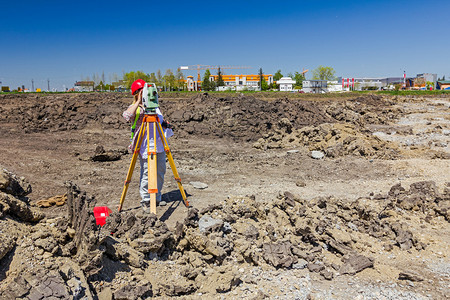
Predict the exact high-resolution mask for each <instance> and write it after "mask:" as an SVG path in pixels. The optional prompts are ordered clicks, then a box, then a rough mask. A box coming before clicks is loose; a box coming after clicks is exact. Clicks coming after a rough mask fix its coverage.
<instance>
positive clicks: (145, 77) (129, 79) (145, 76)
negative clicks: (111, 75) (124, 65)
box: [123, 71, 149, 88]
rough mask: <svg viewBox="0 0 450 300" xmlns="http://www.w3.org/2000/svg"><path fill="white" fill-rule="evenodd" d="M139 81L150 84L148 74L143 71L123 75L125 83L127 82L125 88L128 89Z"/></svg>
mask: <svg viewBox="0 0 450 300" xmlns="http://www.w3.org/2000/svg"><path fill="white" fill-rule="evenodd" d="M137 79H142V80H144V81H145V82H149V76H148V74H145V73H144V72H142V71H131V72H128V73H125V74H123V81H124V82H125V86H126V87H127V88H130V87H131V84H132V83H133V82H134V81H135V80H137Z"/></svg>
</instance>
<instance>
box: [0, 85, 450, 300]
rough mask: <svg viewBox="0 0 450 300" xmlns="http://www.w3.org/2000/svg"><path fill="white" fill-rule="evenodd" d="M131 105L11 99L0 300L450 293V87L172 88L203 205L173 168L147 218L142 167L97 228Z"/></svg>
mask: <svg viewBox="0 0 450 300" xmlns="http://www.w3.org/2000/svg"><path fill="white" fill-rule="evenodd" d="M131 101H132V98H131V97H130V96H129V95H127V94H122V93H80V94H76V93H74V94H47V95H46V94H42V95H39V94H11V95H0V124H1V130H0V153H1V155H0V165H1V167H2V168H4V169H6V170H7V171H3V172H4V174H6V175H4V176H3V177H4V178H7V177H8V176H10V177H8V178H10V179H7V180H6V179H5V181H4V182H6V183H5V184H4V185H3V186H2V184H1V182H0V188H1V189H2V193H4V195H3V196H2V197H1V198H0V298H5V299H14V298H15V297H17V298H27V297H28V299H44V298H49V297H54V299H64V298H66V297H67V298H74V299H83V298H86V297H87V298H94V299H140V298H142V299H143V298H146V297H150V296H151V297H155V298H161V299H163V298H168V297H182V299H204V298H206V299H207V298H216V299H217V298H219V299H220V298H223V299H242V298H245V299H264V298H267V299H445V298H448V297H449V296H448V291H449V290H450V283H449V282H450V249H449V246H450V225H449V213H450V175H449V174H450V163H449V158H450V146H449V145H450V96H449V95H428V96H390V95H372V94H343V95H336V96H335V95H328V96H320V97H319V96H313V95H311V96H308V95H296V94H289V93H260V94H258V93H255V94H240V93H236V94H221V93H218V94H210V95H208V94H206V93H205V94H202V93H198V94H188V93H163V94H162V95H161V98H160V105H161V110H162V112H163V114H164V116H165V118H166V119H167V120H168V121H169V122H170V123H171V124H173V125H174V126H175V130H174V133H175V135H174V136H173V137H171V138H170V139H169V143H170V148H171V150H172V153H173V156H174V160H175V164H176V166H177V169H178V172H179V173H180V177H181V179H182V182H183V185H184V188H185V190H186V193H187V195H188V201H189V202H190V205H191V208H190V209H188V208H186V207H185V206H184V204H183V202H182V201H181V196H180V194H179V191H178V188H177V184H176V182H175V180H174V178H173V174H172V171H171V170H170V167H169V164H167V173H166V176H165V183H164V188H163V191H162V192H163V200H164V201H165V202H167V205H165V206H159V207H158V208H157V218H156V219H152V220H148V216H145V215H143V212H142V211H141V208H140V204H139V201H140V195H139V191H138V178H139V164H137V167H136V170H135V171H134V173H133V179H132V182H131V184H130V187H129V190H128V193H127V196H126V199H125V202H124V209H123V212H122V213H121V214H117V213H114V216H113V217H112V219H114V221H109V222H108V223H107V225H105V226H104V227H103V228H101V229H100V228H99V227H98V228H97V227H95V228H94V227H92V228H89V229H88V228H87V227H86V228H85V227H84V226H85V225H80V224H82V223H83V224H84V223H87V224H90V223H89V222H91V223H92V221H93V220H94V219H93V216H92V210H91V209H92V207H91V206H89V203H88V202H89V201H91V202H92V203H95V206H108V207H109V208H110V209H111V210H112V211H114V212H116V211H117V206H118V204H119V199H120V195H121V192H122V188H123V184H124V180H125V178H126V174H127V171H128V167H129V164H130V161H131V154H130V153H129V152H127V146H128V144H129V141H130V130H129V126H130V124H127V123H126V122H125V121H124V120H123V118H122V116H121V114H122V112H123V111H124V110H125V109H126V108H127V107H128V105H129V104H131ZM8 174H9V175H8ZM20 177H23V178H20ZM11 178H13V179H14V178H15V179H14V180H17V181H18V182H19V183H20V184H21V185H22V184H24V185H26V184H27V183H23V182H28V183H29V184H30V185H31V188H32V192H31V193H25V192H22V193H19V192H14V191H11V188H10V189H9V190H8V184H9V185H10V187H11V186H12V185H11V182H12V181H13V179H11ZM17 178H19V179H17ZM22 181H23V182H22ZM84 192H85V194H84ZM66 193H67V194H68V195H67V196H66V197H65V198H64V197H63V196H62V195H64V194H66ZM60 195H61V196H62V198H64V200H63V202H62V203H60V204H58V205H54V203H52V202H51V201H50V200H47V199H49V198H52V197H54V196H60ZM83 195H84V196H83ZM66 198H67V200H66ZM42 200H43V201H42ZM39 201H41V202H39ZM14 203H15V204H14ZM17 203H19V204H17ZM38 203H41V204H38ZM42 203H44V204H42ZM69 204H70V205H69ZM22 206H23V208H20V209H19V208H17V207H22ZM43 206H46V207H43ZM25 210H26V213H24V211H25ZM197 210H198V211H197ZM30 215H32V217H30ZM82 216H85V217H82ZM83 218H84V219H83ZM83 220H84V221H83ZM130 220H132V221H130ZM88 221H89V222H88ZM114 222H115V223H114ZM127 222H128V223H127ZM130 222H131V223H130ZM139 222H141V223H139ZM125 223H127V224H128V225H127V226H126V229H123V228H125V227H124V224H125ZM161 223H164V224H165V225H163V224H161ZM138 224H144V225H142V226H141V225H138ZM139 226H141V227H142V228H145V229H146V230H147V231H146V232H140V233H136V235H135V238H136V240H139V241H140V244H139V245H137V244H136V242H135V243H133V238H132V237H131V234H128V233H127V231H130V232H135V231H136V230H138V229H137V227H139ZM166 226H167V228H166ZM121 230H122V231H123V232H122V231H121ZM46 231H48V232H52V233H51V234H44V233H45V232H46ZM81 231H83V232H81ZM138 231H139V230H138ZM138 231H136V232H138ZM148 232H151V235H149V233H148ZM112 233H113V234H112ZM102 235H103V236H102ZM93 236H95V238H93ZM94 239H95V241H93V240H94ZM49 240H52V241H54V243H53V242H52V243H53V244H52V246H48V244H49V243H50V242H49ZM44 241H45V243H44ZM158 243H160V244H158ZM156 244H158V247H156V248H155V246H154V245H156ZM143 245H145V246H143ZM152 247H153V248H152ZM105 249H106V250H105ZM111 249H113V250H111ZM130 249H131V250H130ZM126 253H128V254H126ZM130 253H131V254H130ZM133 255H134V256H133ZM43 274H45V275H43ZM51 276H53V277H51ZM50 277H51V278H50ZM52 278H53V279H52ZM46 280H47V281H46ZM49 282H50V283H49ZM17 286H22V287H23V288H22V289H23V291H22V290H20V291H17V289H16V287H17ZM40 287H41V288H40ZM21 293H22V294H21ZM46 293H47V294H46ZM77 297H78V298H77Z"/></svg>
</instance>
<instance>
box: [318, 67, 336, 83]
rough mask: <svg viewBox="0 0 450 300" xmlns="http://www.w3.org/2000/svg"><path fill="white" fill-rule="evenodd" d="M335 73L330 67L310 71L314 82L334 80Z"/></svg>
mask: <svg viewBox="0 0 450 300" xmlns="http://www.w3.org/2000/svg"><path fill="white" fill-rule="evenodd" d="M335 73H336V71H334V69H333V68H332V67H324V66H318V67H317V69H315V70H313V71H312V74H313V79H314V80H334V79H335V77H334V74H335Z"/></svg>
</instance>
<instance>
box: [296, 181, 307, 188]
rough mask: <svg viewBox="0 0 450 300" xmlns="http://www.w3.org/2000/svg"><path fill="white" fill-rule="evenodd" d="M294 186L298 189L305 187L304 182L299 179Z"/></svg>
mask: <svg viewBox="0 0 450 300" xmlns="http://www.w3.org/2000/svg"><path fill="white" fill-rule="evenodd" d="M295 185H296V186H298V187H305V186H306V182H305V181H304V180H302V179H299V180H297V181H296V182H295Z"/></svg>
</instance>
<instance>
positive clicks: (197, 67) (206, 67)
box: [180, 65, 251, 81]
mask: <svg viewBox="0 0 450 300" xmlns="http://www.w3.org/2000/svg"><path fill="white" fill-rule="evenodd" d="M219 68H220V69H221V70H223V69H251V67H249V66H208V65H191V66H180V70H197V80H198V81H200V70H217V69H219Z"/></svg>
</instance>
